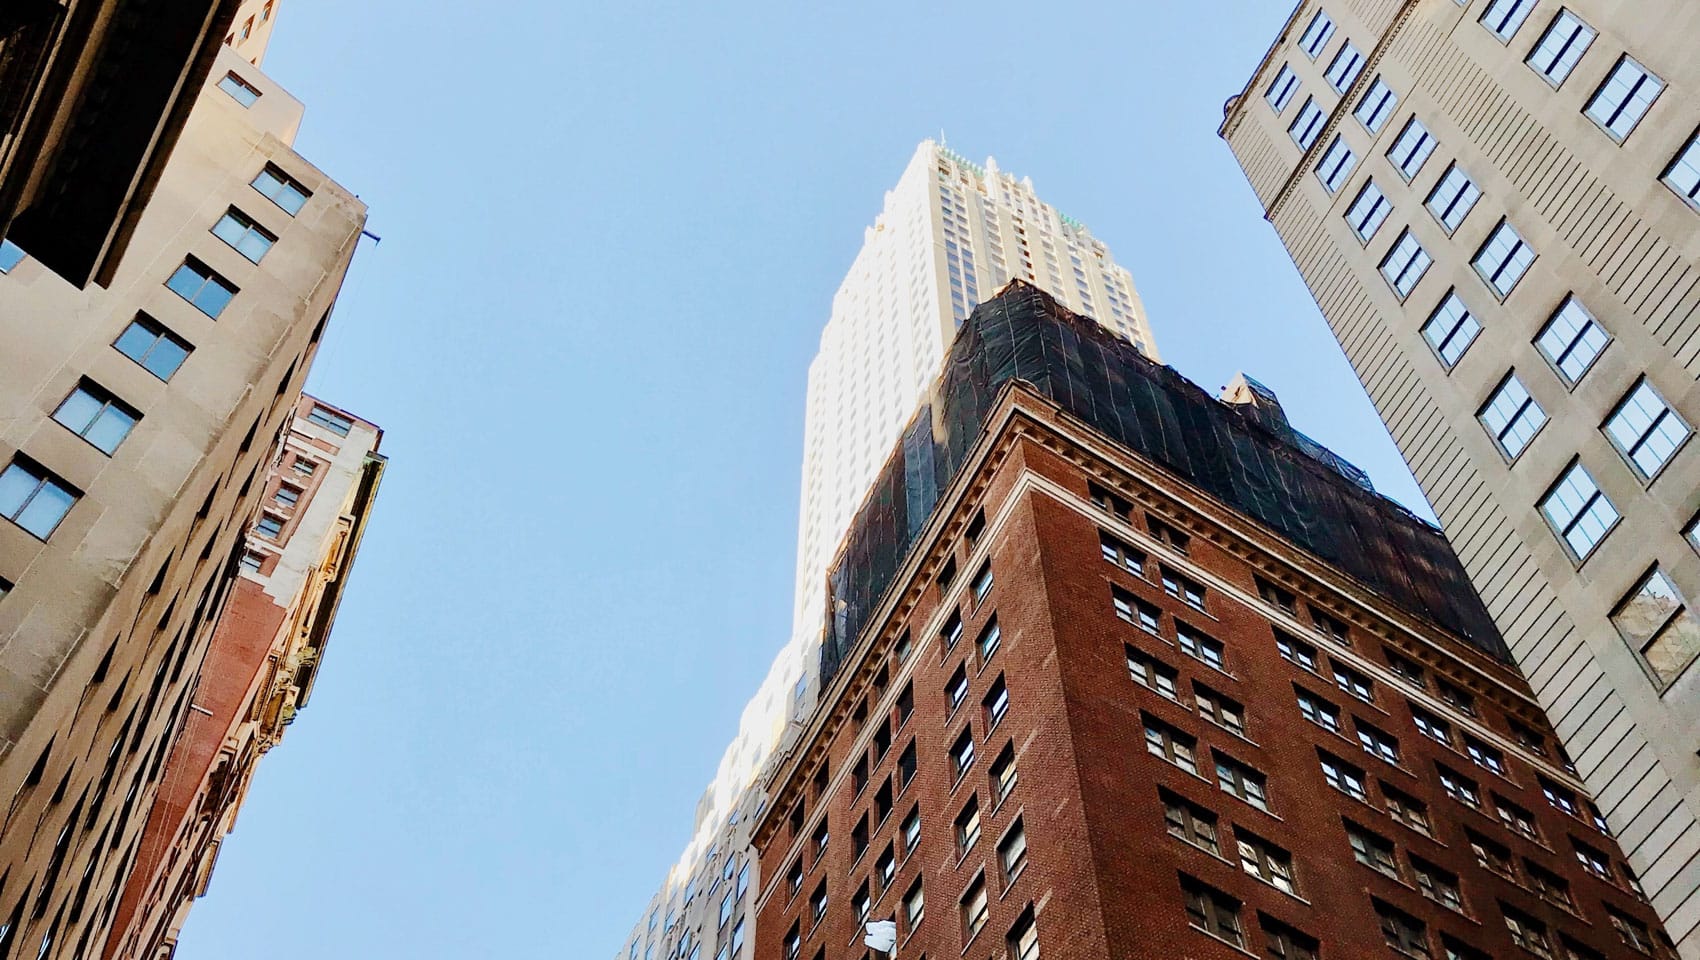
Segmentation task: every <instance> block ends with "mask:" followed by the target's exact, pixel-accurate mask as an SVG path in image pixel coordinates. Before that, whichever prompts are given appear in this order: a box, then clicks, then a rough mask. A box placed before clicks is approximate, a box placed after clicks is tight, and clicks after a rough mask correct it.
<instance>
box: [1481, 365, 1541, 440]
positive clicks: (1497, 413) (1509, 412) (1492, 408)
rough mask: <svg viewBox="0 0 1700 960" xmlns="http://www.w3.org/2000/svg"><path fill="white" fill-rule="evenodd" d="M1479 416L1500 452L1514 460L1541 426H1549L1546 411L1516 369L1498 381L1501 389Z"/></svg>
mask: <svg viewBox="0 0 1700 960" xmlns="http://www.w3.org/2000/svg"><path fill="white" fill-rule="evenodd" d="M1476 419H1477V420H1479V421H1481V424H1482V428H1483V429H1485V430H1486V431H1487V432H1488V436H1490V437H1492V438H1493V442H1494V445H1495V446H1497V447H1499V450H1500V452H1501V453H1503V454H1505V456H1506V457H1507V458H1509V459H1512V460H1515V459H1517V456H1518V454H1521V453H1522V452H1523V451H1524V450H1525V449H1527V448H1528V446H1529V442H1530V441H1532V440H1534V439H1535V434H1537V433H1539V432H1540V429H1541V427H1544V426H1546V422H1547V415H1546V411H1544V410H1542V409H1541V405H1540V404H1538V403H1536V402H1535V398H1534V397H1531V396H1529V391H1528V389H1527V388H1526V387H1524V386H1523V381H1521V380H1519V379H1517V374H1516V373H1515V372H1513V373H1508V374H1506V375H1505V379H1504V380H1501V381H1500V382H1499V387H1498V389H1496V390H1494V392H1493V395H1492V396H1490V397H1488V401H1487V403H1486V404H1484V405H1483V406H1482V408H1481V410H1479V411H1477V413H1476Z"/></svg>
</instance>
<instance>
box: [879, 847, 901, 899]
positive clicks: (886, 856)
mask: <svg viewBox="0 0 1700 960" xmlns="http://www.w3.org/2000/svg"><path fill="white" fill-rule="evenodd" d="M874 875H875V876H877V877H879V878H880V889H881V890H889V889H890V888H891V881H892V878H893V877H895V876H897V858H896V857H895V856H893V855H892V852H891V845H890V844H887V845H886V848H885V850H884V851H883V852H881V853H880V855H879V859H877V860H875V861H874Z"/></svg>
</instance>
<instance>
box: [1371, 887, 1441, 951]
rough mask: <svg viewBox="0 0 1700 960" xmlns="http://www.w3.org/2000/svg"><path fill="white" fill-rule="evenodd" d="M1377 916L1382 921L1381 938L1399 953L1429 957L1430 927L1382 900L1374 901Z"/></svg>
mask: <svg viewBox="0 0 1700 960" xmlns="http://www.w3.org/2000/svg"><path fill="white" fill-rule="evenodd" d="M1374 904H1375V914H1376V916H1377V917H1378V918H1380V920H1381V938H1382V939H1383V940H1385V941H1386V942H1387V945H1388V946H1389V947H1392V948H1393V950H1394V951H1395V952H1397V953H1401V954H1404V955H1405V956H1407V957H1428V956H1431V954H1430V953H1429V946H1428V927H1426V926H1425V925H1424V924H1423V922H1422V921H1421V920H1418V919H1417V918H1416V917H1413V916H1411V915H1410V914H1408V913H1405V912H1404V911H1402V910H1399V909H1396V908H1394V907H1392V906H1389V905H1388V904H1385V903H1382V902H1381V901H1380V900H1376V901H1374Z"/></svg>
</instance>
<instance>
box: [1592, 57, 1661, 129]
mask: <svg viewBox="0 0 1700 960" xmlns="http://www.w3.org/2000/svg"><path fill="white" fill-rule="evenodd" d="M1664 88H1665V82H1664V81H1663V80H1660V79H1659V78H1658V77H1656V76H1654V75H1653V74H1652V73H1651V72H1649V71H1648V70H1647V68H1646V67H1643V66H1641V65H1640V64H1639V63H1636V62H1635V61H1634V59H1632V58H1630V57H1629V56H1628V55H1625V56H1623V57H1620V58H1619V59H1618V61H1617V66H1615V67H1613V68H1612V70H1611V74H1610V75H1609V76H1607V77H1606V79H1605V82H1604V83H1602V84H1600V88H1599V89H1598V90H1596V91H1594V97H1593V99H1591V100H1589V101H1588V107H1587V109H1585V110H1583V111H1582V112H1583V113H1585V114H1587V115H1588V119H1590V120H1592V121H1594V122H1595V123H1597V124H1599V125H1600V129H1601V130H1604V131H1605V132H1606V134H1607V135H1608V136H1610V137H1611V138H1612V139H1613V140H1616V141H1617V142H1618V143H1622V142H1623V141H1624V140H1626V139H1628V138H1629V135H1630V134H1631V133H1634V132H1635V125H1636V124H1638V123H1640V122H1641V118H1642V117H1643V116H1646V114H1647V108H1649V107H1651V106H1652V105H1653V101H1654V100H1655V99H1657V98H1658V96H1659V93H1660V91H1662V90H1664Z"/></svg>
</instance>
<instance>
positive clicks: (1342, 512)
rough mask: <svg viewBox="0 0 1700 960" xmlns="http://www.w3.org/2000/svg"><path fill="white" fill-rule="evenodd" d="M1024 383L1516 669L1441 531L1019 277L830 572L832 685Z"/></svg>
mask: <svg viewBox="0 0 1700 960" xmlns="http://www.w3.org/2000/svg"><path fill="white" fill-rule="evenodd" d="M1011 380H1023V381H1026V382H1027V383H1029V384H1031V385H1032V386H1033V387H1034V388H1035V389H1036V390H1037V391H1038V392H1039V393H1041V394H1043V395H1045V396H1047V397H1049V398H1050V399H1051V400H1052V401H1054V402H1055V403H1057V404H1058V405H1059V406H1060V407H1062V408H1063V409H1064V410H1066V411H1068V412H1069V413H1070V414H1072V415H1074V416H1076V417H1078V418H1080V419H1081V420H1083V421H1085V422H1086V423H1088V424H1090V425H1091V426H1093V427H1094V428H1096V429H1097V430H1099V431H1100V432H1102V433H1103V434H1104V435H1106V436H1107V437H1109V438H1110V439H1112V440H1114V441H1116V442H1118V443H1120V444H1122V445H1123V446H1125V447H1127V448H1128V449H1130V450H1133V451H1134V452H1136V453H1139V454H1141V455H1143V456H1145V457H1147V458H1149V459H1151V460H1154V461H1156V462H1157V463H1159V464H1162V465H1163V466H1164V467H1166V468H1168V469H1169V470H1170V471H1172V472H1173V473H1174V474H1175V475H1176V476H1178V477H1180V478H1181V479H1183V480H1185V481H1186V482H1188V483H1190V484H1192V485H1194V486H1196V487H1199V488H1201V489H1203V490H1204V491H1206V492H1208V493H1210V494H1211V495H1212V496H1214V497H1216V498H1217V499H1218V500H1221V501H1222V502H1224V503H1226V504H1228V505H1229V506H1232V507H1234V508H1236V509H1238V510H1240V511H1242V512H1243V513H1245V514H1246V515H1248V516H1250V517H1252V518H1253V519H1255V520H1257V521H1259V522H1261V523H1262V524H1264V525H1265V526H1267V527H1269V528H1270V529H1272V530H1273V531H1275V532H1276V533H1278V534H1280V535H1281V536H1282V537H1284V538H1285V539H1287V540H1288V541H1290V542H1292V543H1293V544H1295V545H1296V546H1298V547H1300V548H1302V549H1304V550H1305V551H1306V552H1308V553H1310V554H1312V555H1313V556H1315V557H1317V558H1319V559H1321V560H1324V561H1327V562H1329V563H1331V564H1333V565H1334V566H1336V567H1338V568H1339V569H1341V570H1342V571H1344V572H1345V573H1347V574H1350V575H1351V576H1353V577H1355V578H1356V579H1358V580H1359V581H1361V582H1363V583H1364V584H1366V585H1368V586H1369V587H1371V588H1372V589H1374V590H1375V591H1376V592H1378V593H1380V594H1381V595H1382V596H1384V597H1386V598H1387V599H1389V600H1391V601H1392V602H1394V603H1396V604H1398V605H1399V606H1400V607H1402V608H1404V609H1405V610H1407V611H1409V612H1411V613H1413V614H1416V615H1418V616H1421V617H1424V618H1426V619H1428V620H1430V621H1432V622H1434V623H1436V624H1438V625H1440V626H1442V627H1444V628H1446V629H1447V630H1449V631H1451V632H1452V633H1454V634H1456V635H1457V636H1459V637H1460V638H1462V639H1464V640H1465V641H1466V642H1468V643H1470V644H1472V645H1473V646H1475V647H1477V648H1479V649H1481V650H1482V651H1484V652H1486V653H1488V654H1490V655H1492V656H1495V657H1498V658H1500V659H1501V660H1509V659H1510V654H1509V651H1508V650H1507V649H1506V647H1505V642H1504V640H1503V639H1501V637H1500V635H1499V632H1498V630H1497V629H1495V627H1494V624H1493V620H1492V618H1491V617H1490V616H1489V615H1488V612H1487V609H1486V607H1484V606H1483V605H1482V601H1481V599H1480V597H1478V596H1477V594H1476V592H1475V589H1474V588H1473V587H1472V586H1471V584H1470V580H1469V577H1468V575H1466V574H1465V572H1464V569H1463V566H1462V565H1461V564H1460V563H1459V562H1458V558H1457V555H1456V554H1454V553H1453V551H1452V547H1451V545H1450V544H1448V543H1447V541H1446V539H1445V538H1444V537H1443V536H1442V535H1441V533H1440V531H1439V530H1437V529H1435V528H1434V527H1432V526H1430V525H1429V524H1427V523H1425V522H1423V521H1422V520H1421V519H1419V518H1417V517H1416V516H1415V515H1413V514H1411V513H1410V512H1409V511H1407V510H1406V509H1405V508H1403V507H1401V506H1399V505H1398V504H1397V503H1394V502H1393V501H1391V500H1389V499H1387V498H1385V497H1382V496H1380V495H1378V494H1376V493H1374V492H1373V491H1371V490H1369V489H1366V488H1365V486H1364V480H1363V476H1362V474H1361V472H1360V471H1357V470H1356V468H1354V467H1351V466H1350V465H1349V464H1346V463H1345V462H1344V461H1342V460H1340V459H1339V458H1338V457H1335V456H1334V455H1333V454H1331V453H1328V452H1327V451H1326V450H1322V449H1320V448H1318V447H1316V445H1315V444H1314V442H1313V441H1310V440H1309V438H1304V437H1303V436H1302V435H1297V434H1294V433H1293V431H1292V430H1291V429H1290V428H1285V425H1284V422H1282V423H1279V424H1272V423H1270V421H1269V418H1268V417H1260V416H1255V415H1250V414H1248V413H1247V412H1246V411H1245V410H1242V409H1241V408H1240V407H1239V406H1237V405H1233V404H1227V403H1223V402H1222V401H1220V400H1217V399H1216V398H1215V397H1212V396H1211V395H1210V394H1208V393H1206V392H1205V391H1204V390H1202V389H1200V388H1199V387H1198V386H1197V385H1196V384H1194V383H1192V382H1191V381H1190V380H1187V379H1186V378H1184V377H1182V376H1181V375H1180V374H1178V373H1176V372H1175V371H1174V370H1172V369H1170V368H1168V367H1165V366H1161V365H1159V364H1156V363H1153V362H1151V361H1150V360H1148V359H1146V358H1145V357H1144V356H1143V355H1141V354H1140V353H1139V352H1138V351H1137V350H1135V349H1134V348H1133V345H1132V344H1130V343H1128V342H1127V341H1125V340H1122V339H1120V338H1118V337H1116V336H1114V335H1113V334H1111V333H1109V332H1108V331H1106V330H1104V329H1103V328H1102V327H1100V326H1099V325H1098V324H1097V323H1096V322H1094V321H1092V320H1090V319H1088V318H1086V317H1081V316H1079V315H1077V314H1074V313H1072V312H1070V311H1069V310H1068V309H1066V308H1065V307H1063V306H1062V305H1061V304H1059V303H1057V302H1056V301H1055V300H1054V299H1052V298H1051V297H1050V296H1048V295H1047V294H1045V293H1044V292H1043V291H1040V290H1038V289H1037V288H1035V287H1033V286H1031V285H1029V284H1026V283H1021V282H1019V281H1018V282H1014V283H1011V284H1010V285H1009V286H1007V287H1005V288H1004V290H1003V291H1001V292H1000V293H999V294H998V296H997V297H996V298H994V299H992V300H989V301H987V302H986V303H984V304H982V305H980V307H978V308H977V309H976V310H975V311H974V313H973V315H972V316H971V317H969V318H968V320H967V321H966V322H965V323H964V324H963V325H962V328H961V329H960V330H959V331H958V332H957V337H956V340H955V342H954V343H953V344H952V346H951V350H950V355H949V357H948V358H947V360H946V362H945V367H944V372H943V374H942V375H941V376H940V377H939V378H938V379H937V380H936V381H934V383H933V386H932V387H931V389H930V390H929V391H928V392H927V394H926V395H925V396H924V397H923V398H922V401H921V404H920V406H919V408H918V409H917V410H916V413H915V415H914V417H913V419H912V420H911V421H910V423H909V427H908V429H907V430H906V431H905V432H904V435H903V439H902V441H901V442H900V443H899V444H898V445H897V447H896V449H894V450H893V451H892V454H891V456H890V458H889V459H887V461H886V463H885V466H884V467H883V468H882V470H881V471H880V474H879V477H878V479H877V480H876V481H875V482H874V485H873V488H872V489H871V490H870V491H869V493H868V495H867V499H866V500H865V501H864V502H863V504H862V507H861V509H860V510H859V511H858V512H857V514H856V517H855V519H854V520H853V521H852V522H851V524H850V529H849V531H848V532H847V533H846V534H845V538H844V541H843V543H842V544H841V546H840V553H839V555H838V557H837V559H836V561H835V563H834V565H833V567H832V569H831V570H830V571H829V573H828V575H827V579H828V583H827V610H826V611H825V613H826V633H825V639H824V641H823V643H822V646H821V654H820V656H821V664H820V665H821V675H822V677H823V680H822V682H823V684H824V683H826V682H829V681H830V680H831V679H832V677H833V676H834V675H835V674H836V673H837V670H838V667H839V664H840V663H842V662H843V659H844V657H845V655H846V654H847V653H848V652H849V651H850V649H851V647H852V646H853V645H854V643H855V641H856V639H857V637H858V636H859V635H860V634H861V631H862V629H863V628H864V627H866V626H867V623H868V618H869V617H871V616H872V615H873V612H874V610H875V609H876V608H877V606H878V604H879V603H880V601H881V599H882V598H883V597H884V595H885V592H886V590H887V589H888V588H889V587H890V586H891V583H892V580H893V578H894V577H895V576H896V575H897V571H898V569H899V567H900V566H901V565H902V563H903V560H904V558H905V556H906V555H907V554H908V552H909V548H910V547H911V546H912V545H913V544H914V542H915V539H916V538H917V537H918V536H919V535H920V533H921V530H922V528H923V527H924V526H925V525H926V522H927V520H928V518H929V517H930V516H931V514H932V512H933V509H934V507H935V506H936V505H937V504H938V500H939V494H940V491H941V490H944V489H946V488H947V487H948V486H949V485H950V483H951V481H952V480H953V479H954V478H955V476H956V473H957V471H958V470H959V469H961V467H962V464H963V462H964V461H965V460H966V459H967V457H968V453H969V451H970V450H971V449H972V448H973V446H974V444H975V443H976V441H978V440H979V438H980V434H981V432H982V431H983V430H984V425H985V418H986V416H987V415H988V414H989V413H990V412H991V409H992V406H993V404H994V403H995V402H996V400H997V397H998V394H999V392H1000V391H1001V390H1002V389H1003V387H1004V386H1005V385H1006V384H1007V383H1009V382H1010V381H1011ZM1306 450H1309V451H1310V453H1308V454H1307V453H1306V452H1305V451H1306ZM1324 454H1326V456H1323V455H1324Z"/></svg>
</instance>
